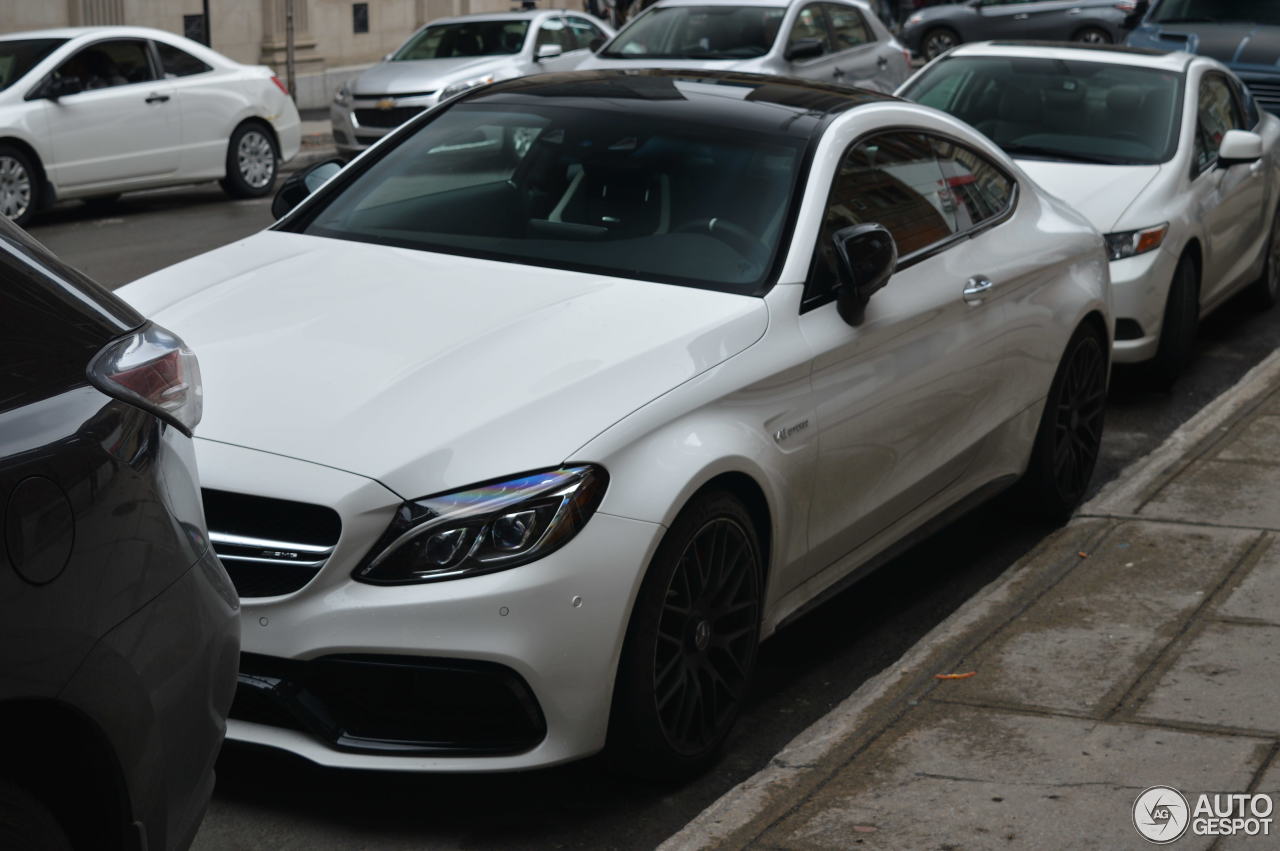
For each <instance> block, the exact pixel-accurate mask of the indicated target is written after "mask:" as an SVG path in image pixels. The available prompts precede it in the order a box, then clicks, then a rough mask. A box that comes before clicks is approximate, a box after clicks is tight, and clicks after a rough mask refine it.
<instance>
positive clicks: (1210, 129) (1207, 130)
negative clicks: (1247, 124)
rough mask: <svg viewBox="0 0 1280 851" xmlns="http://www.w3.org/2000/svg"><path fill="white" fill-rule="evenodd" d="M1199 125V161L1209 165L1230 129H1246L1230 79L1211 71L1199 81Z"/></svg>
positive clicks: (1197, 155)
mask: <svg viewBox="0 0 1280 851" xmlns="http://www.w3.org/2000/svg"><path fill="white" fill-rule="evenodd" d="M1199 113H1200V126H1199V134H1198V138H1197V140H1196V164H1197V166H1198V167H1199V168H1200V169H1204V168H1206V167H1208V166H1209V165H1210V164H1211V163H1212V162H1213V161H1214V160H1216V159H1217V158H1218V146H1219V145H1221V144H1222V137H1223V136H1225V135H1226V134H1227V131H1228V130H1243V129H1245V128H1244V118H1243V117H1242V116H1241V115H1240V110H1239V108H1238V107H1237V105H1236V101H1235V98H1234V97H1233V96H1232V94H1231V86H1230V85H1229V84H1228V83H1227V78H1226V77H1223V76H1222V75H1221V74H1208V75H1206V76H1205V77H1204V79H1203V80H1201V81H1200V106H1199Z"/></svg>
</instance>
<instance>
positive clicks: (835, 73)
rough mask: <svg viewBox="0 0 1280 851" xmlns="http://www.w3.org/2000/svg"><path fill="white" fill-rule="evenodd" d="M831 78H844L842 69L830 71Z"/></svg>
mask: <svg viewBox="0 0 1280 851" xmlns="http://www.w3.org/2000/svg"><path fill="white" fill-rule="evenodd" d="M831 76H833V77H843V76H844V69H843V68H837V69H835V70H834V71H832V72H831Z"/></svg>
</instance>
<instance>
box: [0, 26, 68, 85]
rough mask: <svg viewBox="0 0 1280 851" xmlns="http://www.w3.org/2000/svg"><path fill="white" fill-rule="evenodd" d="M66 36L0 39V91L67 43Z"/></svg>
mask: <svg viewBox="0 0 1280 851" xmlns="http://www.w3.org/2000/svg"><path fill="white" fill-rule="evenodd" d="M66 41H67V40H66V39H65V38H24V39H5V40H3V41H0V91H3V90H5V89H7V88H9V86H11V85H13V84H14V82H15V81H17V80H20V79H22V77H23V75H24V74H26V73H27V72H28V71H30V70H31V69H32V68H34V67H35V66H36V64H37V63H39V62H40V61H42V60H43V59H44V58H45V57H46V56H48V55H49V54H50V53H53V52H54V51H55V50H57V49H58V48H59V47H62V45H64V44H66Z"/></svg>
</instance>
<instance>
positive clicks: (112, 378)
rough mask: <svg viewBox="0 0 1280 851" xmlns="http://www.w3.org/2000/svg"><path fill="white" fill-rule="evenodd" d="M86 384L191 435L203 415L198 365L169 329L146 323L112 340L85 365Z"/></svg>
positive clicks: (202, 393)
mask: <svg viewBox="0 0 1280 851" xmlns="http://www.w3.org/2000/svg"><path fill="white" fill-rule="evenodd" d="M88 375H89V381H90V382H92V383H93V385H94V386H95V387H97V388H98V389H99V390H101V391H102V392H103V393H106V394H107V395H108V396H114V397H116V398H117V399H121V400H123V401H125V402H128V403H129V404H131V405H137V406H138V407H140V408H142V409H144V410H146V411H150V412H151V413H153V414H155V415H156V416H158V417H160V418H161V419H164V420H167V421H169V422H171V423H173V424H174V425H176V426H177V427H178V428H179V429H181V430H182V431H183V432H184V433H185V434H187V435H190V434H191V433H192V432H193V431H194V430H195V427H196V425H197V424H198V423H199V422H200V416H201V414H202V413H203V411H204V388H203V387H202V386H201V384H200V364H199V363H198V362H197V361H196V356H195V355H194V354H192V353H191V350H190V349H188V348H187V346H186V344H185V343H183V342H182V340H180V339H178V337H177V336H176V335H175V334H173V333H172V332H170V331H166V330H165V329H164V328H161V327H160V326H159V325H154V324H152V323H150V322H148V323H147V324H146V325H143V326H142V327H141V328H139V329H138V330H137V331H134V332H133V333H131V334H128V335H126V336H124V337H121V338H120V339H118V340H112V341H111V342H110V343H108V344H107V345H106V346H105V347H104V348H103V349H102V351H100V352H98V354H97V355H95V356H94V358H93V360H92V361H90V362H89V370H88Z"/></svg>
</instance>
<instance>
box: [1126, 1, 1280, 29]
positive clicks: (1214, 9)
mask: <svg viewBox="0 0 1280 851" xmlns="http://www.w3.org/2000/svg"><path fill="white" fill-rule="evenodd" d="M1148 20H1150V21H1151V22H1152V23H1157V24H1175V23H1210V24H1217V23H1228V22H1229V23H1250V24H1267V25H1270V26H1280V0H1165V2H1163V3H1161V4H1160V5H1159V6H1157V7H1156V8H1155V10H1154V11H1153V12H1152V13H1151V17H1150V18H1149V19H1148Z"/></svg>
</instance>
